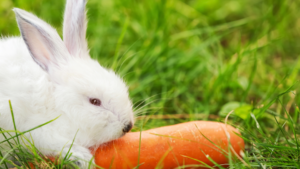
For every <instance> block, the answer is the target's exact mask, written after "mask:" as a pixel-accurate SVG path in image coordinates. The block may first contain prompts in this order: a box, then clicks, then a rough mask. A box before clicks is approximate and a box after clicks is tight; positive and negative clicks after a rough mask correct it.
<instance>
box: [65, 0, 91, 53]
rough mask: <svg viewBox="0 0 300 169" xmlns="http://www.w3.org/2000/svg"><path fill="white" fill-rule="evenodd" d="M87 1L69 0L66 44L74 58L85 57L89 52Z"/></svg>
mask: <svg viewBox="0 0 300 169" xmlns="http://www.w3.org/2000/svg"><path fill="white" fill-rule="evenodd" d="M85 4H86V1H85V0H67V4H66V9H65V15H64V28H63V35H64V42H65V45H66V47H67V49H68V51H69V53H70V54H71V55H73V56H78V57H83V56H86V55H85V54H86V52H88V46H87V41H86V39H85V36H86V25H87V20H86V12H85Z"/></svg>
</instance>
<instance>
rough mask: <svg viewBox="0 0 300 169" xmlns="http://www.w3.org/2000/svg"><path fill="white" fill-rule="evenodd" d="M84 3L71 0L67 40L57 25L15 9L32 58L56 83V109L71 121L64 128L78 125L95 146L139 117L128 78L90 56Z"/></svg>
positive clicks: (117, 134)
mask: <svg viewBox="0 0 300 169" xmlns="http://www.w3.org/2000/svg"><path fill="white" fill-rule="evenodd" d="M85 3H86V2H85V0H68V1H67V5H66V10H65V15H64V28H63V35H64V36H63V37H64V41H62V40H61V38H60V36H59V35H58V34H57V32H56V31H55V29H53V28H52V27H51V26H50V25H48V24H47V23H46V22H44V21H42V20H40V19H39V18H37V17H36V16H34V15H33V14H31V13H28V12H26V11H23V10H21V9H14V11H15V13H16V18H17V22H18V26H19V29H20V31H21V34H22V37H23V39H24V41H25V43H26V45H27V47H28V50H29V52H30V54H31V56H32V58H33V59H34V61H35V62H36V63H37V64H38V65H39V66H40V67H41V68H42V69H43V70H44V71H45V72H46V73H47V76H48V77H49V81H50V83H51V84H52V85H53V90H52V92H53V93H52V94H51V95H52V97H51V98H52V99H54V100H53V103H54V106H53V111H60V112H61V113H62V116H64V117H62V118H64V119H65V120H66V123H65V124H68V125H69V124H71V126H65V124H62V128H64V127H74V126H75V128H76V127H77V128H76V129H75V130H77V129H79V130H78V134H79V135H81V136H83V137H86V138H87V139H88V141H86V142H85V143H83V144H86V145H87V146H92V145H93V144H101V143H104V142H107V141H110V140H113V139H116V138H119V137H120V136H122V135H124V134H125V133H126V132H128V131H129V130H130V129H131V128H132V126H133V123H134V119H133V111H132V103H131V101H130V99H129V96H128V89H127V86H126V84H125V83H124V81H123V80H122V79H121V78H120V77H119V76H118V75H116V74H115V73H114V72H113V71H112V70H108V69H105V68H103V67H102V66H101V65H100V64H99V63H98V62H97V61H95V60H93V59H91V58H90V56H89V50H88V47H87V42H86V39H85V34H86V23H87V21H86V13H85ZM47 106H49V105H47ZM50 108H52V107H49V109H50ZM71 134H74V133H71ZM73 136H74V135H73Z"/></svg>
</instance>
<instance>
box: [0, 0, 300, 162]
mask: <svg viewBox="0 0 300 169" xmlns="http://www.w3.org/2000/svg"><path fill="white" fill-rule="evenodd" d="M64 3H65V1H61V0H51V1H49V0H1V1H0V16H1V17H0V33H1V34H2V36H11V35H19V30H18V27H17V24H16V21H15V18H14V17H15V16H14V13H13V11H12V10H11V9H12V8H13V7H18V8H22V9H25V10H27V11H31V12H33V13H35V14H36V15H37V16H39V17H40V18H42V19H44V20H46V21H47V22H49V23H50V24H51V25H53V26H54V27H56V28H57V30H58V32H59V33H60V34H61V32H62V27H61V26H62V16H63V11H64ZM87 9H88V16H89V25H88V30H87V31H88V32H87V37H88V41H89V47H90V49H91V50H90V54H91V56H92V57H93V58H95V59H98V60H99V62H100V63H101V64H102V65H104V66H105V67H110V68H112V69H114V70H116V71H117V72H118V73H119V74H120V75H121V76H122V77H124V79H125V81H126V82H127V84H128V85H129V86H130V89H129V92H130V96H131V98H132V101H133V103H134V104H135V108H136V113H137V122H136V125H135V126H136V127H135V128H134V131H137V130H139V126H141V123H142V124H143V129H149V128H154V127H159V126H164V125H171V124H176V123H181V122H186V121H192V120H211V121H221V122H224V120H225V117H226V115H227V114H228V113H229V112H230V111H231V110H235V111H234V113H233V114H232V115H230V117H229V123H230V124H231V125H233V126H235V127H237V128H239V130H240V131H241V133H242V136H243V137H244V139H245V142H246V150H245V155H244V163H242V162H237V163H234V164H230V167H231V168H284V167H290V168H300V145H299V144H300V143H299V139H300V137H299V134H300V126H299V125H298V123H299V108H298V106H299V103H300V97H299V96H298V93H299V92H300V91H299V87H300V85H299V79H300V72H299V70H300V59H299V55H300V1H297V0H276V1H275V0H226V1H224V0H144V1H142V0H88V3H87ZM0 52H1V51H0ZM0 70H1V68H0ZM158 115H162V116H158ZM167 115H172V116H167ZM1 159H2V158H1V154H0V163H1V162H2V161H1Z"/></svg>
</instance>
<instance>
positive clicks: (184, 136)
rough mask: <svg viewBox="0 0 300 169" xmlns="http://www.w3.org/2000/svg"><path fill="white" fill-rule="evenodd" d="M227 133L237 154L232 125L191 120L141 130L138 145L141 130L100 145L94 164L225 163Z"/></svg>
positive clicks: (116, 168) (144, 168)
mask: <svg viewBox="0 0 300 169" xmlns="http://www.w3.org/2000/svg"><path fill="white" fill-rule="evenodd" d="M201 133H202V134H201ZM226 133H228V135H230V144H231V146H232V148H233V149H234V151H235V152H236V153H237V154H240V152H241V150H243V149H244V141H243V139H242V138H240V137H239V136H238V135H236V134H235V133H239V132H238V131H237V130H236V129H235V128H233V127H231V126H229V125H227V126H225V124H223V123H219V122H206V121H193V122H187V123H182V124H177V125H173V126H166V127H160V128H156V129H151V130H147V131H143V132H142V133H141V145H140V148H139V141H140V132H132V133H128V134H126V135H125V136H124V137H122V138H120V139H118V140H115V141H112V142H109V143H107V144H104V145H102V146H101V147H99V148H98V149H97V150H96V152H95V163H96V164H97V165H98V166H101V167H103V168H113V169H120V168H122V169H127V168H128V169H131V168H134V167H136V166H138V164H140V166H139V168H140V169H149V168H155V167H160V168H164V169H168V168H176V167H178V166H183V165H185V166H188V165H199V164H201V163H200V162H199V161H202V162H204V163H206V164H208V165H210V166H214V164H213V162H211V161H210V160H209V159H208V158H211V159H212V160H214V161H215V162H216V163H218V164H225V165H226V164H227V163H228V152H229V146H228V137H227V136H226ZM203 135H204V136H205V137H206V138H207V139H206V138H205V137H204V136H203ZM208 139H209V140H208ZM211 142H213V143H214V144H213V143H211ZM218 147H219V148H218ZM221 149H222V150H221ZM139 151H140V157H139ZM231 152H232V151H231ZM231 154H232V156H234V154H233V153H231ZM191 158H194V159H196V160H198V161H196V160H194V159H191ZM138 160H139V163H138Z"/></svg>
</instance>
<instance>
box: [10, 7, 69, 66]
mask: <svg viewBox="0 0 300 169" xmlns="http://www.w3.org/2000/svg"><path fill="white" fill-rule="evenodd" d="M14 12H15V13H16V18H17V22H18V26H19V29H20V31H21V34H22V37H23V39H24V42H25V43H26V45H27V48H28V50H29V52H30V54H31V56H32V58H33V59H34V61H35V62H36V63H37V64H39V65H40V66H41V67H42V68H43V69H44V70H45V71H48V69H49V67H51V65H55V66H58V63H59V62H61V61H62V60H66V59H67V57H68V56H69V54H68V51H67V49H66V47H65V45H64V43H63V41H62V40H61V38H60V36H59V35H58V34H57V32H56V31H55V29H53V28H52V27H51V26H50V25H48V24H47V23H46V22H44V21H42V20H41V19H39V18H38V17H36V16H35V15H33V14H31V13H29V12H26V11H24V10H21V9H18V8H14Z"/></svg>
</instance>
